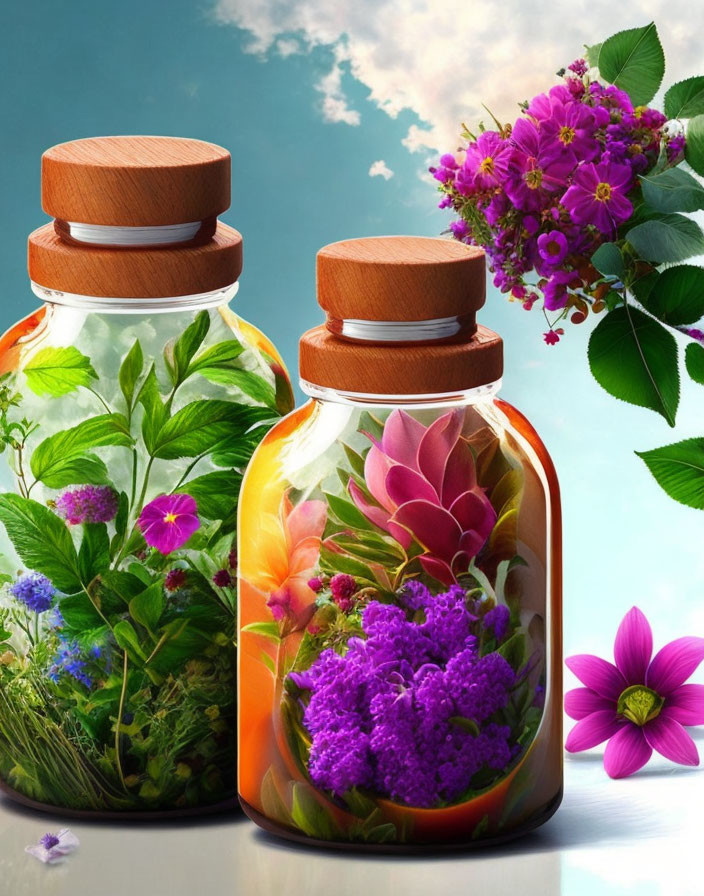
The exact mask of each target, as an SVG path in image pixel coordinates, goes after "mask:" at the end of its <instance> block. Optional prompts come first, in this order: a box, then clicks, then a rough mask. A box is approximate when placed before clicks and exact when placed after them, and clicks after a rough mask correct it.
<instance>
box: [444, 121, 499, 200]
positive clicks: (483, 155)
mask: <svg viewBox="0 0 704 896" xmlns="http://www.w3.org/2000/svg"><path fill="white" fill-rule="evenodd" d="M507 146H508V144H507V142H506V140H504V139H503V137H502V136H501V135H500V134H498V133H497V132H496V131H484V133H482V134H480V135H479V136H478V137H477V140H476V143H470V144H469V146H468V148H467V155H466V157H465V160H464V164H463V165H462V167H461V168H460V170H459V172H458V173H457V179H456V181H455V184H456V186H457V189H458V190H459V192H460V193H464V194H465V195H466V194H469V193H473V192H475V191H476V190H490V189H493V188H494V187H498V186H499V183H500V182H499V177H498V173H497V165H496V163H497V160H498V159H500V157H501V155H502V154H503V153H505V152H506V149H507ZM444 158H445V156H443V159H444ZM440 162H441V164H442V159H441V160H440Z"/></svg>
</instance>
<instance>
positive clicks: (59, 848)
mask: <svg viewBox="0 0 704 896" xmlns="http://www.w3.org/2000/svg"><path fill="white" fill-rule="evenodd" d="M79 845H80V841H79V839H78V837H77V836H76V835H75V834H74V833H73V832H72V831H70V830H69V829H68V828H62V829H61V830H60V831H58V833H56V834H44V836H43V837H40V838H39V842H38V843H37V844H33V845H32V846H25V848H24V851H25V852H27V853H29V855H30V856H34V858H35V859H39V861H40V862H44V863H45V864H49V865H54V864H56V863H57V862H60V861H62V859H63V858H64V857H65V856H67V855H68V854H69V853H71V852H73V851H74V850H75V849H78V847H79Z"/></svg>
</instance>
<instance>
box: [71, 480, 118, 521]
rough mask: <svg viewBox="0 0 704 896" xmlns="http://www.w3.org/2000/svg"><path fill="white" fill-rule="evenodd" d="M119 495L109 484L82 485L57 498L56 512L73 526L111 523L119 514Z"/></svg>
mask: <svg viewBox="0 0 704 896" xmlns="http://www.w3.org/2000/svg"><path fill="white" fill-rule="evenodd" d="M117 506H118V495H117V492H116V491H115V489H114V488H112V487H111V486H109V485H81V486H78V488H72V489H67V490H66V491H65V492H64V493H63V494H62V495H59V497H58V498H57V499H56V512H57V513H58V515H59V516H60V517H62V518H63V519H65V520H66V522H67V523H69V525H71V526H77V525H79V524H80V523H109V522H110V520H112V519H114V518H115V515H116V514H117Z"/></svg>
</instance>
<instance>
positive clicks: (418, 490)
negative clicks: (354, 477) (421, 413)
mask: <svg viewBox="0 0 704 896" xmlns="http://www.w3.org/2000/svg"><path fill="white" fill-rule="evenodd" d="M463 419H464V418H463V412H462V411H461V410H459V409H458V410H455V411H449V412H448V413H447V414H443V415H442V416H441V417H438V419H437V420H435V421H434V422H433V423H432V424H431V425H430V426H427V427H426V426H423V424H422V423H420V422H419V421H418V420H416V419H415V418H414V417H412V416H411V415H410V414H407V413H406V412H405V411H401V410H395V411H393V412H392V413H391V414H390V415H389V418H388V419H387V421H386V423H385V425H384V432H383V434H382V437H381V441H379V442H377V441H376V440H375V439H372V441H373V443H374V444H373V445H372V447H371V448H370V449H369V452H368V453H367V457H366V459H365V462H364V475H365V479H366V485H367V488H368V490H369V493H370V494H371V496H372V497H373V498H374V501H375V502H376V503H371V502H370V501H369V499H368V498H367V496H366V495H365V493H364V492H363V491H362V489H361V488H360V487H359V486H358V485H357V484H356V483H355V482H354V481H350V486H349V488H350V494H351V496H352V500H353V501H354V502H355V504H356V505H357V507H358V508H359V509H360V510H361V511H362V513H363V514H364V515H365V516H366V517H367V518H368V519H369V520H371V522H373V523H374V524H375V525H377V526H379V528H381V529H383V530H384V531H385V532H388V533H389V535H391V536H392V537H393V538H395V539H396V541H397V542H398V543H399V544H400V545H401V546H402V547H403V548H404V549H407V548H408V547H409V546H410V544H411V542H412V541H416V542H417V543H418V544H419V545H421V547H423V548H424V550H425V553H424V554H423V555H422V556H421V558H420V562H421V564H422V566H423V568H424V569H425V571H426V572H428V573H429V574H430V575H432V576H434V577H435V578H436V579H438V580H439V581H440V582H443V583H444V584H447V585H451V584H453V583H454V582H455V581H456V574H457V573H459V572H461V571H465V572H466V570H467V567H468V565H469V562H470V560H471V559H472V558H473V557H475V556H476V555H477V554H478V553H479V551H480V550H481V549H482V547H483V546H484V543H485V542H486V540H487V538H488V537H489V535H490V533H491V530H492V529H493V527H494V524H495V523H496V511H495V510H494V508H493V507H492V506H491V502H490V501H489V499H488V498H487V496H486V494H485V493H484V490H483V489H482V488H481V487H480V486H479V485H478V484H477V473H476V468H475V465H474V457H473V455H472V451H471V449H470V447H469V445H468V444H467V442H466V440H465V439H464V438H462V423H463ZM370 438H371V436H370Z"/></svg>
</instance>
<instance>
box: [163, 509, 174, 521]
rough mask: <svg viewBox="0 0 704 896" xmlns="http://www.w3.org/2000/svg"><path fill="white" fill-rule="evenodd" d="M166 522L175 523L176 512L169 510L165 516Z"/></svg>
mask: <svg viewBox="0 0 704 896" xmlns="http://www.w3.org/2000/svg"><path fill="white" fill-rule="evenodd" d="M164 522H165V523H175V522H176V514H175V513H171V511H169V512H168V513H167V514H166V516H165V517H164Z"/></svg>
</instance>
